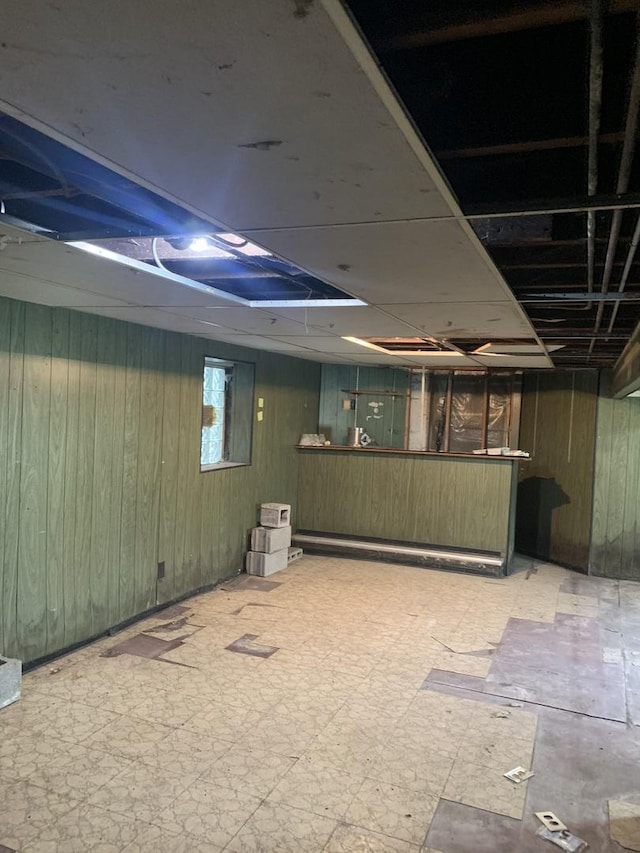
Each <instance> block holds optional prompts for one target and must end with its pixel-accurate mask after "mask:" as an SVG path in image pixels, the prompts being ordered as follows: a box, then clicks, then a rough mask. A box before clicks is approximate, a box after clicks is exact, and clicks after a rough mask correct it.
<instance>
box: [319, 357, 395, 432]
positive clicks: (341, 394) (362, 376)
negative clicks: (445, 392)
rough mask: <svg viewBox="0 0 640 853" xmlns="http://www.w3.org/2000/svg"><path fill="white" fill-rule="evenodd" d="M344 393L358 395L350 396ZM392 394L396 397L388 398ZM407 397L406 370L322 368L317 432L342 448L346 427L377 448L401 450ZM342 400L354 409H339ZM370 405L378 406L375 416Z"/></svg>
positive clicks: (347, 367) (327, 366) (344, 367)
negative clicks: (366, 437) (358, 429)
mask: <svg viewBox="0 0 640 853" xmlns="http://www.w3.org/2000/svg"><path fill="white" fill-rule="evenodd" d="M348 391H359V392H360V393H359V394H357V395H350V394H348V393H347V392H348ZM377 391H382V392H384V393H383V394H376V393H375V392H377ZM392 392H397V393H398V394H399V395H400V396H392ZM408 394H409V373H408V371H406V370H397V369H392V368H390V367H353V366H351V365H339V364H323V365H322V375H321V385H320V415H319V426H318V430H319V432H322V433H324V434H325V435H326V436H327V438H328V439H329V440H330V441H331V443H332V444H342V445H345V444H346V443H347V434H348V430H349V427H353V426H359V427H362V428H363V429H364V430H365V432H366V433H367V434H368V435H369V436H370V437H371V438H372V439H373V440H374V442H375V443H376V445H377V446H378V447H395V448H404V446H405V429H406V417H407V398H408ZM343 400H350V401H353V402H354V403H355V404H356V409H355V410H353V409H343V407H342V402H343ZM373 402H377V403H382V405H381V406H380V407H379V408H377V411H375V412H374V410H373V408H372V407H371V406H370V405H369V404H370V403H373Z"/></svg>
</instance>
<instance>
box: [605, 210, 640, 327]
mask: <svg viewBox="0 0 640 853" xmlns="http://www.w3.org/2000/svg"><path fill="white" fill-rule="evenodd" d="M638 243H640V216H638V218H637V220H636V227H635V230H634V232H633V237H632V238H631V245H630V246H629V251H628V252H627V259H626V261H625V262H624V269H623V270H622V277H621V278H620V284H619V285H618V291H619V292H620V293H622V291H623V290H624V289H625V287H626V286H627V281H628V279H629V273H630V272H631V267H632V266H633V260H634V258H635V255H636V250H637V248H638ZM619 308H620V303H619V302H616V304H615V305H614V306H613V311H612V312H611V319H610V320H609V326H608V328H607V331H608V332H611V331H612V329H613V326H614V324H615V322H616V317H617V316H618V309H619Z"/></svg>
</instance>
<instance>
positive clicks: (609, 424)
mask: <svg viewBox="0 0 640 853" xmlns="http://www.w3.org/2000/svg"><path fill="white" fill-rule="evenodd" d="M590 568H591V573H592V574H594V575H601V576H604V577H609V578H621V579H626V580H640V399H637V398H636V399H633V398H630V399H628V400H613V399H610V398H608V397H606V396H601V397H600V398H599V399H598V420H597V430H596V465H595V479H594V496H593V526H592V539H591V566H590Z"/></svg>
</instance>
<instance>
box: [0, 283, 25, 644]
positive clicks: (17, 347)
mask: <svg viewBox="0 0 640 853" xmlns="http://www.w3.org/2000/svg"><path fill="white" fill-rule="evenodd" d="M26 307H27V306H26V305H25V304H23V303H18V302H11V303H8V302H7V301H6V300H3V304H2V305H0V313H2V312H3V311H8V312H9V313H10V318H11V319H10V325H9V329H10V332H9V370H8V372H5V373H4V374H2V375H0V381H5V382H8V394H7V395H6V396H7V398H8V399H7V409H6V415H4V416H5V417H6V419H7V428H6V430H4V432H5V435H6V442H7V454H6V458H7V477H6V491H5V493H4V507H3V510H4V515H5V528H4V574H3V586H2V606H1V607H0V612H1V613H2V621H3V623H4V644H5V645H4V648H5V654H6V655H9V656H12V655H13V656H15V654H16V651H17V650H18V649H19V644H18V624H17V616H18V551H19V542H20V539H19V529H20V468H21V455H22V397H23V388H24V362H25V356H24V317H25V310H26ZM1 416H2V415H0V417H1Z"/></svg>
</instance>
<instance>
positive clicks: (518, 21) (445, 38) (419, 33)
mask: <svg viewBox="0 0 640 853" xmlns="http://www.w3.org/2000/svg"><path fill="white" fill-rule="evenodd" d="M637 9H638V5H637V2H636V0H611V2H610V3H609V8H608V11H609V14H620V13H623V12H635V11H637ZM588 14H589V6H588V4H587V3H585V2H583V0H568V2H564V3H541V4H540V5H539V6H534V7H530V8H528V9H514V10H513V11H511V12H508V13H506V14H504V15H498V16H496V17H493V18H489V17H487V16H486V14H483V13H482V12H475V13H471V14H470V15H468V16H467V17H466V19H465V20H461V21H458V22H456V23H449V24H447V25H445V26H442V27H438V28H432V29H420V30H415V31H414V32H410V33H406V34H403V35H397V36H392V37H391V38H389V39H385V40H381V41H380V42H376V45H375V47H376V49H378V50H383V51H392V50H411V49H413V48H416V47H428V46H430V45H434V44H446V43H448V42H456V41H463V40H465V39H473V38H482V37H483V36H495V35H501V34H503V33H514V32H519V31H522V30H532V29H538V28H539V27H550V26H554V25H556V24H567V23H571V22H573V21H581V20H584V19H586V18H587V16H588Z"/></svg>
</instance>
